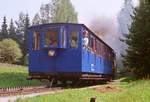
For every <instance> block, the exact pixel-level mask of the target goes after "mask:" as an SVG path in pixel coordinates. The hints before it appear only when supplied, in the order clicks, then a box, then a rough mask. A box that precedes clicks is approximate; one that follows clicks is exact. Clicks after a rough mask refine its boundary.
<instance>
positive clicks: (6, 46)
mask: <svg viewBox="0 0 150 102" xmlns="http://www.w3.org/2000/svg"><path fill="white" fill-rule="evenodd" d="M21 57H22V53H21V50H20V48H19V45H18V44H17V42H15V41H14V40H12V39H4V40H2V41H1V42H0V61H1V62H4V63H15V62H16V61H17V60H18V59H19V58H21Z"/></svg>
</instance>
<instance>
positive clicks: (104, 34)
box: [90, 16, 123, 67]
mask: <svg viewBox="0 0 150 102" xmlns="http://www.w3.org/2000/svg"><path fill="white" fill-rule="evenodd" d="M90 29H91V30H92V31H93V32H94V33H96V34H97V35H98V36H99V37H100V38H101V39H102V40H103V41H104V42H106V43H107V44H108V45H109V46H110V47H111V48H113V49H114V50H115V52H116V55H117V60H118V61H117V62H118V65H119V67H122V61H121V51H122V47H123V46H122V45H123V42H121V41H120V37H121V34H120V33H119V30H118V23H117V21H116V20H115V19H112V18H108V17H105V16H101V17H95V18H93V19H92V20H91V23H90Z"/></svg>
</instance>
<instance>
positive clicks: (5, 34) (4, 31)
mask: <svg viewBox="0 0 150 102" xmlns="http://www.w3.org/2000/svg"><path fill="white" fill-rule="evenodd" d="M7 27H8V26H7V20H6V17H5V16H4V18H3V24H2V26H1V29H2V30H1V40H2V39H5V38H8V29H7Z"/></svg>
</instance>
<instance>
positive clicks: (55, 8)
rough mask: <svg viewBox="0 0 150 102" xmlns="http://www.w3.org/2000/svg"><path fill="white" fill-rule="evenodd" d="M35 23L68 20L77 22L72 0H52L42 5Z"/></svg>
mask: <svg viewBox="0 0 150 102" xmlns="http://www.w3.org/2000/svg"><path fill="white" fill-rule="evenodd" d="M33 22H35V23H33V24H39V22H40V24H45V23H58V22H64V23H65V22H68V23H77V22H78V18H77V13H76V12H75V9H74V7H73V5H72V3H71V2H70V0H51V1H50V3H48V4H43V5H41V7H40V13H39V15H38V14H36V15H35V17H34V19H33Z"/></svg>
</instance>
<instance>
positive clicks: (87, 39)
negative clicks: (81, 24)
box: [83, 37, 89, 46]
mask: <svg viewBox="0 0 150 102" xmlns="http://www.w3.org/2000/svg"><path fill="white" fill-rule="evenodd" d="M88 44H89V38H87V37H84V38H83V45H84V46H88Z"/></svg>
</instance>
